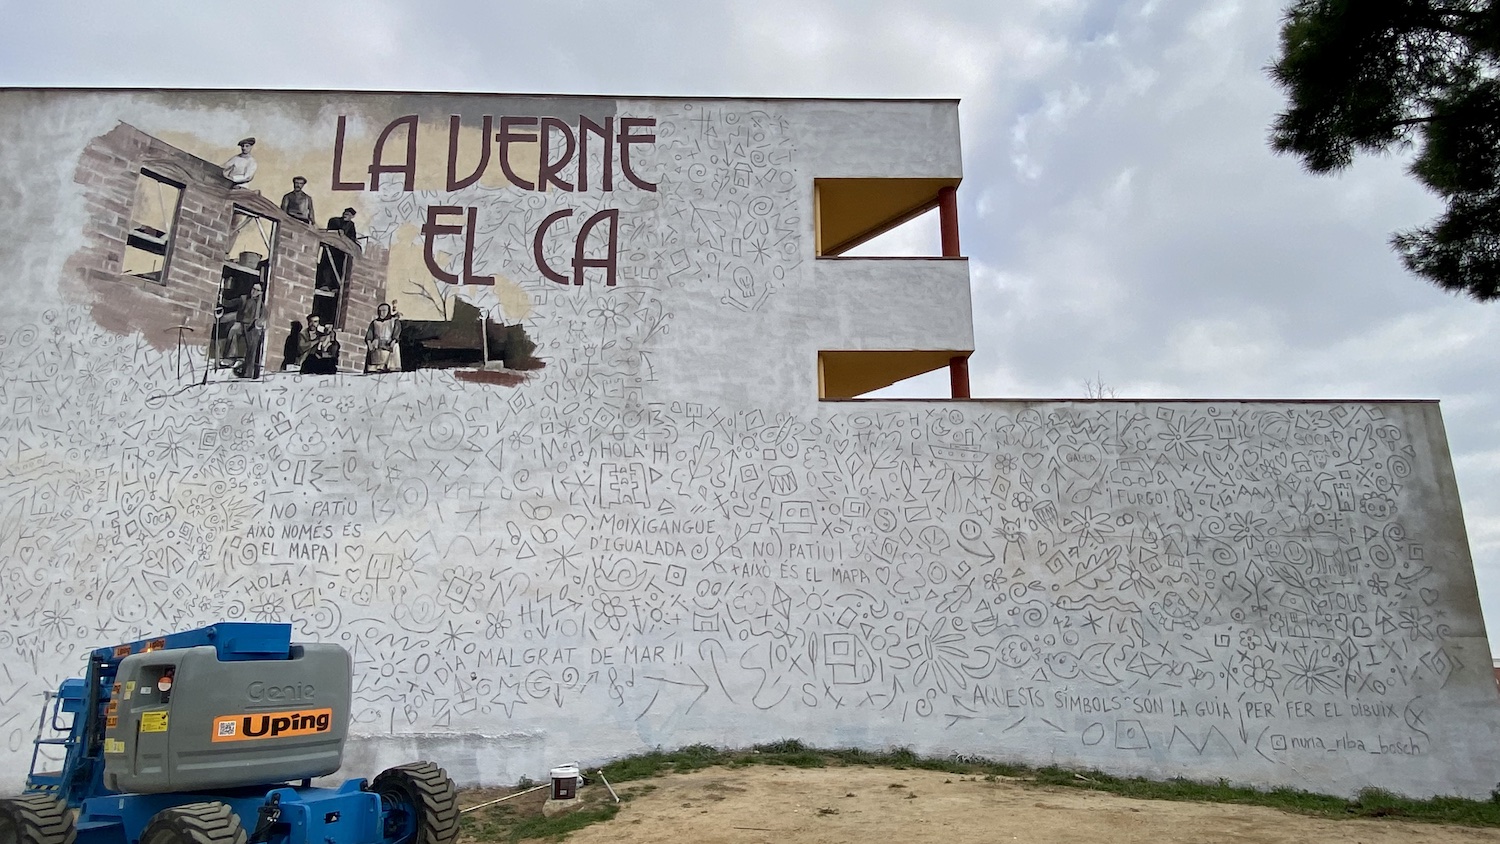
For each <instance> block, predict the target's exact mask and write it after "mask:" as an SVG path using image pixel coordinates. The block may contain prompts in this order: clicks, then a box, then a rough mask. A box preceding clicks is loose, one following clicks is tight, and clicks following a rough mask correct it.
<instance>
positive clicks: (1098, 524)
mask: <svg viewBox="0 0 1500 844" xmlns="http://www.w3.org/2000/svg"><path fill="white" fill-rule="evenodd" d="M1063 527H1064V528H1066V529H1067V530H1068V532H1069V533H1071V534H1074V535H1075V536H1077V537H1078V541H1079V542H1080V543H1088V544H1090V545H1100V544H1103V542H1104V535H1105V534H1106V533H1114V532H1115V526H1114V525H1113V524H1111V523H1110V519H1109V513H1108V512H1106V511H1100V512H1098V513H1095V512H1094V508H1093V507H1085V508H1083V510H1082V511H1078V510H1074V511H1073V512H1072V513H1071V514H1069V515H1068V516H1067V517H1066V518H1064V519H1063Z"/></svg>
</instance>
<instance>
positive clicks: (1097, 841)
mask: <svg viewBox="0 0 1500 844" xmlns="http://www.w3.org/2000/svg"><path fill="white" fill-rule="evenodd" d="M603 789H604V787H603V785H602V784H598V783H595V784H593V785H589V786H586V787H585V789H584V791H585V792H588V791H595V790H598V791H603ZM617 790H619V791H620V792H622V793H625V792H627V791H629V792H636V796H635V797H634V798H633V799H631V800H629V801H627V802H626V803H625V804H624V805H623V807H622V811H621V812H620V813H619V815H617V816H616V817H615V819H614V820H612V821H609V822H606V823H600V824H596V825H594V826H590V827H587V828H585V829H582V830H580V831H577V832H574V833H572V834H571V835H570V836H569V837H568V839H567V840H568V841H569V842H576V844H605V842H608V844H640V843H641V842H674V844H675V843H676V842H691V844H718V842H745V844H755V843H756V842H768V844H814V842H816V844H825V842H867V841H869V842H881V844H886V842H888V843H889V844H907V842H928V841H930V842H942V844H954V842H971V841H972V842H1004V841H1024V842H1037V844H1043V843H1045V844H1051V842H1087V844H1101V842H1107V844H1133V842H1150V844H1170V842H1220V841H1226V842H1267V844H1271V842H1275V844H1288V842H1320V844H1321V842H1366V843H1367V844H1376V843H1377V842H1378V844H1396V842H1424V844H1446V842H1474V841H1496V842H1500V829H1469V828H1463V827H1448V826H1436V825H1432V824H1414V823H1406V822H1401V821H1380V820H1349V821H1330V820H1320V819H1315V818H1307V817H1302V816H1299V815H1291V814H1286V813H1284V812H1280V811H1277V810H1275V809H1264V808H1259V807H1252V806H1230V805H1220V804H1208V803H1177V802H1168V801H1158V800H1133V799H1129V798H1124V797H1116V796H1113V795H1108V794H1099V793H1094V792H1087V791H1075V790H1072V789H1053V788H1041V787H1037V786H1028V785H1020V784H1016V783H1009V782H1005V781H1003V780H1002V781H999V782H985V781H984V780H983V779H982V778H978V777H963V776H960V775H956V774H944V773H938V772H932V771H918V770H894V769H890V768H821V769H799V768H776V767H769V766H768V767H761V766H754V767H749V768H740V769H728V768H710V769H707V770H704V771H698V772H696V773H692V774H682V775H673V774H668V775H665V776H661V777H657V778H655V779H652V780H648V781H644V782H632V783H626V784H624V785H622V786H620V787H619V788H618V789H617ZM545 793H546V792H545V791H543V792H541V793H540V794H538V795H537V796H538V797H542V796H543V795H545ZM580 796H586V797H588V798H590V800H592V799H594V798H595V797H596V795H592V794H585V795H580ZM603 796H604V798H605V799H608V794H607V792H606V793H605V794H604V795H603ZM466 802H467V801H466Z"/></svg>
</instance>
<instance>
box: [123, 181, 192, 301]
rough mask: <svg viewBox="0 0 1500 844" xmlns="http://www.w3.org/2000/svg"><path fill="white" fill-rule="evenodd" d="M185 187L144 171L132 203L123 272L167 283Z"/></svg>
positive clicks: (136, 184)
mask: <svg viewBox="0 0 1500 844" xmlns="http://www.w3.org/2000/svg"><path fill="white" fill-rule="evenodd" d="M182 188H183V186H182V185H180V184H178V183H176V182H173V181H171V180H169V179H167V178H165V177H163V176H160V175H158V174H156V173H153V172H151V171H150V170H145V169H142V170H141V173H140V177H139V178H137V179H136V183H135V197H134V199H133V200H132V202H131V212H130V230H129V232H128V233H127V234H126V238H125V255H124V262H123V265H122V266H121V271H122V272H123V273H124V274H125V275H128V276H134V277H136V278H141V279H145V280H147V281H154V282H156V283H158V284H165V283H166V280H167V279H166V273H167V260H168V258H169V257H170V252H171V247H172V233H173V231H174V230H175V228H176V225H177V211H178V209H179V208H180V206H181V204H182Z"/></svg>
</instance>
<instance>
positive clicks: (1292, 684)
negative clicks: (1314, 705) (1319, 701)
mask: <svg viewBox="0 0 1500 844" xmlns="http://www.w3.org/2000/svg"><path fill="white" fill-rule="evenodd" d="M1282 668H1285V669H1286V672H1287V674H1288V675H1289V677H1290V679H1288V680H1287V688H1291V689H1300V690H1302V691H1303V692H1304V693H1306V694H1310V695H1313V694H1318V693H1320V692H1322V693H1326V694H1334V693H1337V692H1338V691H1339V690H1340V686H1341V685H1342V684H1341V683H1340V682H1339V679H1338V676H1337V675H1338V667H1337V666H1335V665H1333V664H1332V663H1324V662H1323V661H1322V658H1321V657H1319V656H1318V652H1317V651H1315V650H1313V649H1311V648H1302V649H1300V650H1296V651H1293V652H1292V654H1291V662H1289V663H1287V664H1285V665H1283V666H1282Z"/></svg>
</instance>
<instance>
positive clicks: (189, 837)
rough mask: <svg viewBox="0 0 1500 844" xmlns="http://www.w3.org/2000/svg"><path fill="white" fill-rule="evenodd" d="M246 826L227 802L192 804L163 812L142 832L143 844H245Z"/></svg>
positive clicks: (158, 813) (157, 814) (163, 810)
mask: <svg viewBox="0 0 1500 844" xmlns="http://www.w3.org/2000/svg"><path fill="white" fill-rule="evenodd" d="M245 838H246V835H245V827H244V826H242V825H241V824H240V816H239V815H237V814H235V813H234V810H233V809H231V808H229V804H227V803H219V802H209V803H188V804H186V805H183V806H176V807H173V808H171V809H162V810H161V811H160V812H157V813H156V816H155V817H153V818H152V819H151V822H150V823H148V824H146V828H145V830H143V831H142V832H141V842H140V844H245Z"/></svg>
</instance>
